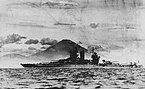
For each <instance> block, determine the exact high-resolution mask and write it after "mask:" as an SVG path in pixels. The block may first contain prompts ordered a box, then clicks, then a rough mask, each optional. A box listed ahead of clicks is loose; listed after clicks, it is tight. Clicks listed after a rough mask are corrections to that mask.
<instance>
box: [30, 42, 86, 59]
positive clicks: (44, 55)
mask: <svg viewBox="0 0 145 89" xmlns="http://www.w3.org/2000/svg"><path fill="white" fill-rule="evenodd" d="M74 49H77V50H78V51H79V52H80V51H85V52H87V51H88V50H87V49H85V48H84V47H81V46H80V45H78V44H76V43H75V42H73V41H71V40H68V39H64V40H61V41H60V42H58V43H57V44H55V45H52V46H50V47H49V48H47V49H46V50H44V51H41V52H39V53H36V54H34V55H32V56H31V57H35V58H37V59H42V60H43V59H46V60H54V59H61V58H67V57H69V55H70V52H71V51H73V50H74Z"/></svg>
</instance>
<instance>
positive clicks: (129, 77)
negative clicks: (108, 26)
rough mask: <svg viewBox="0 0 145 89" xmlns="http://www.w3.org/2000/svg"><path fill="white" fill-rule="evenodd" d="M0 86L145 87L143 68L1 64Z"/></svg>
mask: <svg viewBox="0 0 145 89" xmlns="http://www.w3.org/2000/svg"><path fill="white" fill-rule="evenodd" d="M0 88H1V89H3V88H5V89H6V88H17V89H22V88H23V89H38V88H47V89H145V70H144V69H131V68H127V69H122V68H16V69H11V68H5V69H0Z"/></svg>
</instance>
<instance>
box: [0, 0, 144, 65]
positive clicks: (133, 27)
mask: <svg viewBox="0 0 145 89" xmlns="http://www.w3.org/2000/svg"><path fill="white" fill-rule="evenodd" d="M47 1H52V0H0V2H1V3H0V36H6V35H8V34H12V33H17V34H20V35H23V36H26V37H28V38H34V39H41V38H44V37H50V38H53V39H57V40H62V39H71V40H73V41H75V42H78V41H81V42H82V43H84V44H85V45H101V46H102V47H104V48H108V50H109V51H110V52H109V53H104V52H100V53H99V54H100V55H101V56H102V57H103V58H105V59H108V60H113V61H114V60H117V61H122V62H130V61H135V62H137V61H138V60H139V61H140V62H141V63H143V62H144V58H145V55H144V54H145V35H144V34H145V30H144V28H145V25H144V22H145V8H144V3H145V2H144V0H53V2H60V1H61V2H68V1H72V2H73V3H75V4H76V5H77V8H74V9H62V8H61V9H60V8H58V7H54V8H49V7H48V6H46V5H44V6H43V5H42V6H36V5H39V3H45V2H47ZM32 3H35V4H36V5H34V4H33V5H32ZM58 22H61V23H69V24H76V25H75V26H63V25H54V24H56V23H58ZM91 23H95V24H97V27H96V28H92V27H91V26H90V24H91ZM115 47H116V48H115ZM120 48H121V49H120ZM114 49H115V50H114ZM144 63H145V62H144ZM143 65H145V64H143Z"/></svg>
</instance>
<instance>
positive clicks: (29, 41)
mask: <svg viewBox="0 0 145 89" xmlns="http://www.w3.org/2000/svg"><path fill="white" fill-rule="evenodd" d="M37 43H39V40H33V39H29V40H27V41H26V42H25V44H37Z"/></svg>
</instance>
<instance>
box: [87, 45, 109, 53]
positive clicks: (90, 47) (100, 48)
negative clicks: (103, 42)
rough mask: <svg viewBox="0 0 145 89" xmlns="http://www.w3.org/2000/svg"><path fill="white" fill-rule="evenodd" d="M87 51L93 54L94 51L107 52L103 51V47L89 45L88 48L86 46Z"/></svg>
mask: <svg viewBox="0 0 145 89" xmlns="http://www.w3.org/2000/svg"><path fill="white" fill-rule="evenodd" d="M88 50H89V51H90V52H94V51H95V50H96V51H107V50H105V49H104V48H103V47H101V46H100V45H89V46H88Z"/></svg>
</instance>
